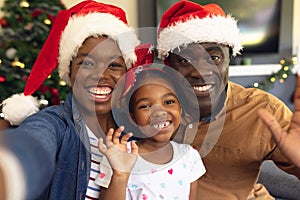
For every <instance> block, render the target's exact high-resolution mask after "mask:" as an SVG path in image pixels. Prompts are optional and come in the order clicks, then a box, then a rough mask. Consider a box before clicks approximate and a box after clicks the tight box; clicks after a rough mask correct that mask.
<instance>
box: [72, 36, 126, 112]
mask: <svg viewBox="0 0 300 200" xmlns="http://www.w3.org/2000/svg"><path fill="white" fill-rule="evenodd" d="M70 67H71V84H72V90H73V94H74V96H75V100H76V103H77V105H78V107H79V110H80V111H81V112H83V113H82V114H86V115H95V113H96V115H99V114H106V113H108V112H110V111H111V97H112V91H113V89H114V87H115V85H116V83H117V82H118V80H119V79H120V78H121V77H122V76H123V75H124V74H125V73H126V65H125V62H124V59H123V57H122V55H121V51H120V49H119V47H118V45H117V44H116V43H115V41H113V40H111V39H108V38H106V37H99V38H94V37H90V38H88V39H86V40H85V42H84V43H83V45H82V46H81V47H80V48H79V50H78V53H77V55H76V56H75V57H74V58H73V60H72V62H71V66H70Z"/></svg>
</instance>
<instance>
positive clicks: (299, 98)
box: [293, 75, 300, 126]
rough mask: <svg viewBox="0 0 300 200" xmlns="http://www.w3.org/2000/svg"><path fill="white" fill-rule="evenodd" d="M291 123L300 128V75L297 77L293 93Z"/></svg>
mask: <svg viewBox="0 0 300 200" xmlns="http://www.w3.org/2000/svg"><path fill="white" fill-rule="evenodd" d="M293 122H294V123H296V125H298V126H300V75H298V76H297V82H296V88H295V92H294V116H293ZM294 125H295V124H294Z"/></svg>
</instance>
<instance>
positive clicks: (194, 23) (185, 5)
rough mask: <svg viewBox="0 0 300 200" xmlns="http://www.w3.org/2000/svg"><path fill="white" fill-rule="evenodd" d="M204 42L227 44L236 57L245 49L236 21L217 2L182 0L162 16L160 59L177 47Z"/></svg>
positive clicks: (158, 48)
mask: <svg viewBox="0 0 300 200" xmlns="http://www.w3.org/2000/svg"><path fill="white" fill-rule="evenodd" d="M205 42H213V43H218V44H224V45H227V46H229V47H230V48H231V49H232V55H233V56H236V55H237V54H239V52H240V50H241V49H242V45H241V42H240V32H239V29H238V27H237V21H236V20H235V19H234V18H233V17H231V16H230V15H226V14H225V12H224V11H223V10H222V8H221V7H220V6H218V5H217V4H207V5H205V6H202V5H199V4H197V3H193V2H190V1H187V0H182V1H180V2H177V3H175V4H174V5H173V6H171V7H170V8H169V9H168V10H167V11H166V12H165V13H164V14H163V15H162V18H161V21H160V26H159V30H158V41H157V51H158V57H159V58H161V59H163V60H164V59H165V58H166V57H168V55H169V52H173V50H174V49H176V48H178V49H179V48H180V47H186V46H187V45H188V44H191V43H205Z"/></svg>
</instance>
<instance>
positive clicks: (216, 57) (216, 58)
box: [210, 56, 220, 61]
mask: <svg viewBox="0 0 300 200" xmlns="http://www.w3.org/2000/svg"><path fill="white" fill-rule="evenodd" d="M210 58H211V60H213V61H216V60H219V59H220V57H219V56H211V57H210Z"/></svg>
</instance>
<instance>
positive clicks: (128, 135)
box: [120, 133, 132, 144]
mask: <svg viewBox="0 0 300 200" xmlns="http://www.w3.org/2000/svg"><path fill="white" fill-rule="evenodd" d="M131 136H132V133H126V134H124V135H123V136H122V137H121V138H120V143H121V144H127V141H128V139H129V138H130V137H131Z"/></svg>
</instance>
